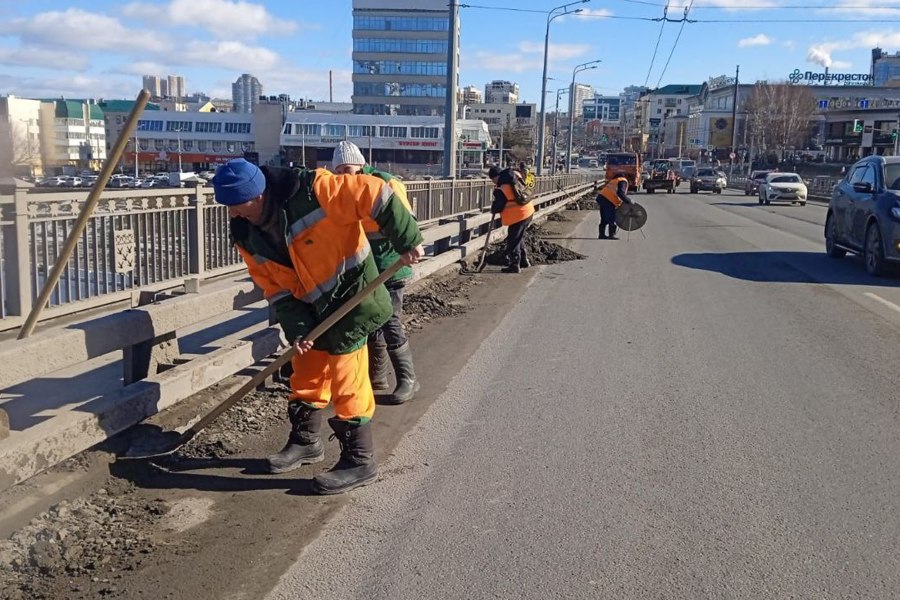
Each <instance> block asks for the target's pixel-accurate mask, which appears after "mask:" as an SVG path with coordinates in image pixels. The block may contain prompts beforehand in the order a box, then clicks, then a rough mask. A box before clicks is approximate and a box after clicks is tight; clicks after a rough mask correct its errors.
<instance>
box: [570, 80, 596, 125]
mask: <svg viewBox="0 0 900 600" xmlns="http://www.w3.org/2000/svg"><path fill="white" fill-rule="evenodd" d="M569 98H571V102H572V104H571V106H572V109H573V110H574V111H575V118H576V119H578V118H580V117H581V115H582V114H583V113H584V101H585V100H588V99H593V98H594V88H593V87H591V86H589V85H585V84H583V83H574V84H572V85H570V86H569Z"/></svg>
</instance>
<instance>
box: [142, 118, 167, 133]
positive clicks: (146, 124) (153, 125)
mask: <svg viewBox="0 0 900 600" xmlns="http://www.w3.org/2000/svg"><path fill="white" fill-rule="evenodd" d="M137 130H138V131H162V130H163V122H162V121H151V120H149V119H139V120H138V123H137Z"/></svg>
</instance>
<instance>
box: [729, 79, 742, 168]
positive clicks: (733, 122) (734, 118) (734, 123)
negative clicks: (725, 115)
mask: <svg viewBox="0 0 900 600" xmlns="http://www.w3.org/2000/svg"><path fill="white" fill-rule="evenodd" d="M740 75H741V65H738V66H737V69H736V70H735V72H734V98H733V99H732V101H731V150H730V151H729V153H728V158H729V159H730V160H731V168H730V170H729V173H728V174H729V175H731V174H732V173H733V172H734V159H733V158H731V155H732V154H734V153H735V147H736V146H737V104H738V86H739V84H740Z"/></svg>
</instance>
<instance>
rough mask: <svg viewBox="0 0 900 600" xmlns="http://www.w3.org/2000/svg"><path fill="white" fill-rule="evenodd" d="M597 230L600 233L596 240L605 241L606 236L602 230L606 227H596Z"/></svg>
mask: <svg viewBox="0 0 900 600" xmlns="http://www.w3.org/2000/svg"><path fill="white" fill-rule="evenodd" d="M597 229H598V230H599V231H600V235H598V236H597V239H598V240H605V239H606V234H605V233H603V230H604V229H606V226H604V225H599V226H598V227H597Z"/></svg>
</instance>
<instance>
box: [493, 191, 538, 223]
mask: <svg viewBox="0 0 900 600" xmlns="http://www.w3.org/2000/svg"><path fill="white" fill-rule="evenodd" d="M500 191H502V192H503V195H504V196H506V206H504V207H503V211H502V212H501V213H500V223H501V224H502V225H504V226H509V225H515V224H516V223H518V222H519V221H524V220H525V219H527V218H528V217H530V216H531V215H533V214H534V204H532V203H531V201H530V200H529V201H528V203H527V204H519V203H518V202H516V192H515V191H514V190H513V186H512V185H511V184H508V183H504V184H502V185H500Z"/></svg>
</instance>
